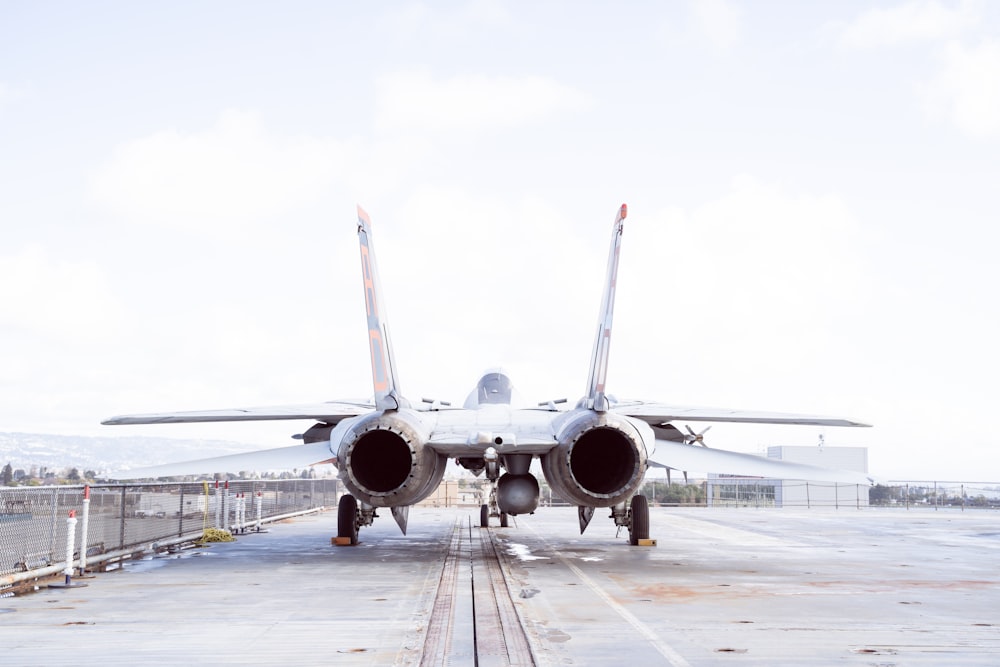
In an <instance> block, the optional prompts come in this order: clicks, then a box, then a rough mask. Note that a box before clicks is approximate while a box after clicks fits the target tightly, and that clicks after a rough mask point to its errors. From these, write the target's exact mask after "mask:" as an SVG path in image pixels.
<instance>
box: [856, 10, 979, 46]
mask: <svg viewBox="0 0 1000 667" xmlns="http://www.w3.org/2000/svg"><path fill="white" fill-rule="evenodd" d="M979 20H980V11H979V3H977V2H961V3H958V4H956V5H951V6H948V5H945V4H942V3H940V2H938V1H937V0H923V1H915V2H907V3H905V4H902V5H899V6H896V7H892V8H888V9H882V8H875V9H870V10H868V11H866V12H864V13H863V14H861V15H860V16H858V18H856V19H855V20H854V21H851V22H850V23H848V24H846V26H845V27H844V29H843V31H842V32H841V44H842V45H843V46H846V47H848V48H858V49H864V48H872V47H879V46H894V45H897V44H903V43H907V42H932V41H940V40H943V39H950V38H954V37H957V36H958V35H959V34H961V33H962V32H963V31H965V30H967V29H969V28H971V27H974V26H975V25H977V24H978V23H979Z"/></svg>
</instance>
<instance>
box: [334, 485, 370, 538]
mask: <svg viewBox="0 0 1000 667" xmlns="http://www.w3.org/2000/svg"><path fill="white" fill-rule="evenodd" d="M376 516H378V515H377V514H375V508H374V507H372V506H371V505H366V504H364V503H361V505H360V507H359V505H358V501H357V499H356V498H355V497H354V496H352V495H351V494H349V493H345V494H344V495H342V496H341V497H340V502H339V503H338V504H337V537H339V538H348V539H349V540H350V541H351V544H352V545H353V544H357V543H358V530H359V529H360V528H361V526H370V525H372V522H373V521H374V520H375V517H376Z"/></svg>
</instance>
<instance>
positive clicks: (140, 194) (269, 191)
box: [90, 111, 351, 231]
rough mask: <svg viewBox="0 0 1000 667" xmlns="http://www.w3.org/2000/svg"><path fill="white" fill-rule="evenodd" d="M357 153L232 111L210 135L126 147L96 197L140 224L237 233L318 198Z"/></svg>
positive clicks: (102, 176)
mask: <svg viewBox="0 0 1000 667" xmlns="http://www.w3.org/2000/svg"><path fill="white" fill-rule="evenodd" d="M350 154H351V150H350V149H349V147H348V146H347V145H346V144H343V143H340V142H337V141H334V140H331V139H324V138H316V137H307V136H300V137H295V136H281V135H273V134H270V133H268V132H267V130H266V129H265V128H264V126H263V124H262V123H261V121H260V118H259V117H258V116H257V115H256V114H253V113H248V112H243V111H226V112H224V113H222V114H221V115H220V117H219V119H218V122H217V123H216V124H215V126H214V127H212V128H210V129H208V130H206V131H203V132H190V133H185V132H181V131H178V130H163V131H159V132H154V133H153V134H151V135H149V136H146V137H142V138H139V139H135V140H132V141H128V142H126V143H124V144H121V145H119V146H118V147H117V148H116V149H115V150H114V152H113V155H112V156H111V159H110V160H109V161H108V162H107V163H106V164H104V165H103V166H102V167H101V168H100V169H99V170H98V171H97V172H96V173H95V174H93V176H92V178H91V180H90V192H91V196H92V197H93V198H94V199H95V200H96V201H97V202H99V203H101V204H103V205H105V206H107V207H108V208H110V209H111V210H113V211H115V212H116V213H118V214H119V215H121V216H123V217H125V218H127V219H130V220H133V221H137V222H153V223H158V224H164V225H167V226H171V227H178V228H186V229H199V228H203V227H204V226H205V223H206V222H208V221H211V227H212V229H215V230H216V231H227V230H234V229H240V228H242V227H244V226H245V225H247V224H248V223H252V222H254V221H256V220H259V219H261V218H263V217H266V216H269V215H272V214H274V213H276V212H278V211H281V210H283V209H285V208H287V207H290V206H293V205H298V204H301V203H302V202H308V201H313V200H315V199H317V198H318V197H320V196H321V195H322V193H323V192H324V190H327V189H328V187H329V184H330V183H331V182H332V181H334V180H335V179H337V178H338V177H340V176H342V175H343V174H344V173H345V171H346V167H347V165H348V163H349V162H350Z"/></svg>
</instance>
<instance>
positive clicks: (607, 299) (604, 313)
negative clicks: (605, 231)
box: [585, 204, 628, 412]
mask: <svg viewBox="0 0 1000 667" xmlns="http://www.w3.org/2000/svg"><path fill="white" fill-rule="evenodd" d="M627 214H628V207H626V206H625V204H622V205H621V207H620V208H619V209H618V215H616V216H615V226H614V229H613V231H612V234H611V252H610V254H609V255H608V275H607V277H606V278H605V282H604V298H603V299H601V315H600V319H599V320H598V322H597V336H596V338H595V340H594V353H593V355H592V356H591V358H590V378H589V379H588V380H587V395H586V399H585V401H586V407H588V408H590V409H592V410H596V411H597V412H607V410H608V409H609V408H610V404H609V402H608V397H607V395H606V393H605V389H604V386H605V382H606V381H607V375H608V350H609V349H610V348H611V321H612V318H613V317H614V311H615V287H616V285H617V282H618V256H619V251H620V249H621V244H622V229H623V228H624V222H625V216H626V215H627Z"/></svg>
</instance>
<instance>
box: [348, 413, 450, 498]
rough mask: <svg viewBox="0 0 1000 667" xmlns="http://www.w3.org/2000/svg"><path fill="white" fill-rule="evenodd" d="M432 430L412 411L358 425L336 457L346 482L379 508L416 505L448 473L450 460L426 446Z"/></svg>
mask: <svg viewBox="0 0 1000 667" xmlns="http://www.w3.org/2000/svg"><path fill="white" fill-rule="evenodd" d="M428 437H429V429H428V427H427V426H426V425H425V424H424V423H423V422H422V420H421V419H420V418H419V416H417V415H414V414H410V413H408V412H402V411H401V412H392V413H374V414H372V415H369V416H366V417H364V418H362V419H360V420H359V421H358V422H356V423H355V424H353V425H352V426H351V427H350V429H349V430H348V431H347V433H345V434H344V437H343V439H342V440H341V442H340V449H339V450H338V455H337V459H338V462H339V465H340V470H341V473H340V475H341V479H342V480H343V481H344V485H345V486H347V488H348V489H349V490H350V491H351V493H352V494H354V496H355V497H357V498H358V499H359V500H361V501H363V502H366V503H368V504H369V505H373V506H375V507H397V506H400V505H412V504H414V503H416V502H419V501H420V500H423V499H424V498H426V497H427V496H428V495H430V493H431V492H432V491H433V490H434V489H435V488H437V485H438V484H439V483H440V481H441V478H442V477H443V476H444V470H445V464H446V462H447V458H446V457H445V456H443V455H440V454H438V453H437V452H435V451H434V450H433V449H431V448H430V447H428V446H427V439H428Z"/></svg>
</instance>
